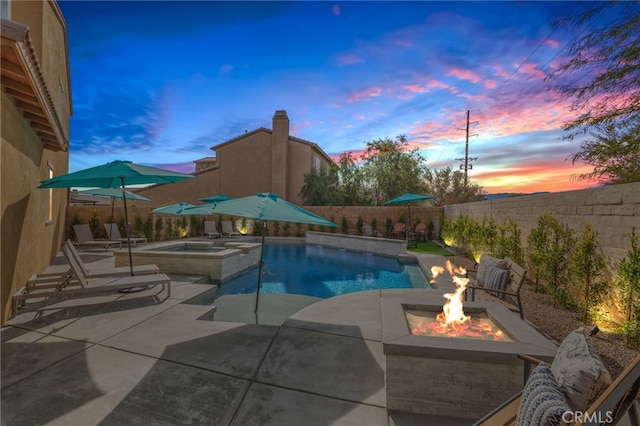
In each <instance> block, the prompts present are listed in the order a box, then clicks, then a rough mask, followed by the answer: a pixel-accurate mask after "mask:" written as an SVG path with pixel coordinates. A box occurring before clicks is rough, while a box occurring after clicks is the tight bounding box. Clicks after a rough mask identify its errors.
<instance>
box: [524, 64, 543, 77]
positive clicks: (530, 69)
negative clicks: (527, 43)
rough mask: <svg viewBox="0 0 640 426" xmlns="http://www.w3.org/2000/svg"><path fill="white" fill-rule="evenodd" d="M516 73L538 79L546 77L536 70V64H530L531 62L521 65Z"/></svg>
mask: <svg viewBox="0 0 640 426" xmlns="http://www.w3.org/2000/svg"><path fill="white" fill-rule="evenodd" d="M518 72H521V73H524V74H528V75H531V76H533V77H538V78H541V79H543V78H545V77H546V75H547V74H546V73H545V72H544V71H542V70H539V69H538V68H536V64H532V63H531V62H527V63H525V64H523V65H522V66H521V67H520V69H519V70H518Z"/></svg>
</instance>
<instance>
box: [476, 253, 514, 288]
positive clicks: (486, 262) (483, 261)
mask: <svg viewBox="0 0 640 426" xmlns="http://www.w3.org/2000/svg"><path fill="white" fill-rule="evenodd" d="M491 268H501V269H507V268H509V262H507V260H506V259H498V258H497V257H492V256H489V255H487V254H483V255H482V256H481V257H480V263H478V272H477V273H476V281H478V284H480V285H485V282H486V279H487V273H488V272H489V270H490V269H491Z"/></svg>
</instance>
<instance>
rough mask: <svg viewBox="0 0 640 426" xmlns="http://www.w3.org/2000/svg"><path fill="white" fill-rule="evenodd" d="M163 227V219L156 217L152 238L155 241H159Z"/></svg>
mask: <svg viewBox="0 0 640 426" xmlns="http://www.w3.org/2000/svg"><path fill="white" fill-rule="evenodd" d="M163 228H164V220H162V218H161V217H158V218H157V219H156V224H155V226H154V236H155V238H154V240H155V241H160V240H162V239H163V237H164V235H163V233H162V230H163Z"/></svg>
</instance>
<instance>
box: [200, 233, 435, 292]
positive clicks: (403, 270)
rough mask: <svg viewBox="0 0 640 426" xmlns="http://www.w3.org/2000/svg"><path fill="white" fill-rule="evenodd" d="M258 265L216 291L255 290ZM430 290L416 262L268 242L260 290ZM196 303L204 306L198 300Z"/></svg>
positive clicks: (341, 250)
mask: <svg viewBox="0 0 640 426" xmlns="http://www.w3.org/2000/svg"><path fill="white" fill-rule="evenodd" d="M257 279H258V269H257V268H253V269H251V270H249V271H247V272H244V273H242V274H240V275H238V276H236V277H234V278H231V279H229V280H226V281H223V282H222V284H221V285H220V286H219V287H218V289H217V290H216V292H215V294H212V295H211V300H210V302H212V301H213V300H214V299H215V298H216V297H219V296H222V295H226V294H250V293H255V292H256V282H257ZM388 288H431V287H430V285H429V284H428V282H427V280H426V279H425V277H424V275H423V274H422V271H420V268H419V267H418V266H417V265H406V264H401V263H400V262H399V261H398V259H397V258H392V257H386V256H380V255H375V254H371V253H361V252H355V251H349V250H344V249H339V248H332V247H326V246H320V245H306V244H283V243H267V244H266V245H265V248H264V267H263V270H262V285H261V287H260V293H271V294H278V293H287V294H300V295H305V296H314V297H320V298H329V297H332V296H337V295H341V294H346V293H352V292H356V291H363V290H375V289H388ZM200 303H204V304H207V302H204V301H201V302H200Z"/></svg>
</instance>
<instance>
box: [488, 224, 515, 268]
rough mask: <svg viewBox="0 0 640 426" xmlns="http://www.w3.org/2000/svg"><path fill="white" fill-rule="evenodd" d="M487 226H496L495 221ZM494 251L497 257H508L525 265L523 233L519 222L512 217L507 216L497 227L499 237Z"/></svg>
mask: <svg viewBox="0 0 640 426" xmlns="http://www.w3.org/2000/svg"><path fill="white" fill-rule="evenodd" d="M487 226H489V227H494V228H495V223H494V222H493V220H492V221H490V222H489V223H488V224H487ZM493 252H494V255H495V256H496V257H501V258H504V257H508V258H510V259H511V260H513V261H514V262H516V263H517V264H518V265H524V249H523V248H522V233H521V232H520V229H519V228H518V224H517V223H516V222H515V221H514V220H513V219H511V218H510V217H505V218H504V219H503V220H502V223H501V224H500V225H498V227H497V238H496V241H495V249H494V250H493Z"/></svg>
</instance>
